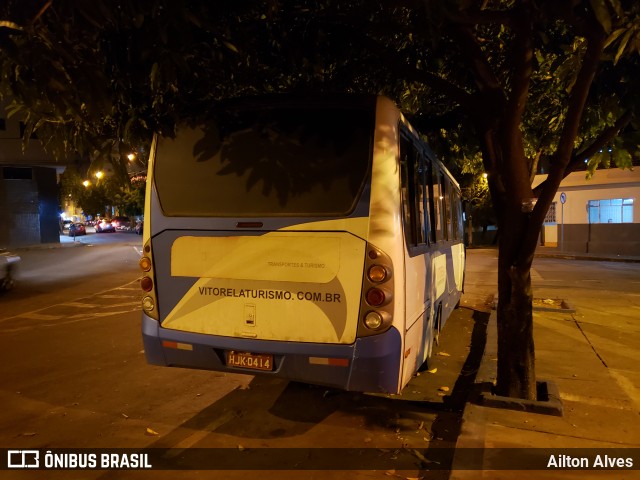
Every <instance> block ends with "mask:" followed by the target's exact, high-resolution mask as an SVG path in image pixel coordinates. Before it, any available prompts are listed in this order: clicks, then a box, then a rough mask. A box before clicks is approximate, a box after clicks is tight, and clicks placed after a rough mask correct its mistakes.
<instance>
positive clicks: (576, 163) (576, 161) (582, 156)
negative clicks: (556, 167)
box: [533, 110, 633, 197]
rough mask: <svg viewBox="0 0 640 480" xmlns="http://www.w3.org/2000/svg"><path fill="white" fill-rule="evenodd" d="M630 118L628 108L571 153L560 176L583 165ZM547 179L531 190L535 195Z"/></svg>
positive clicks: (631, 115)
mask: <svg viewBox="0 0 640 480" xmlns="http://www.w3.org/2000/svg"><path fill="white" fill-rule="evenodd" d="M632 118H633V112H632V111H631V110H628V111H627V112H625V113H624V115H622V116H621V117H620V118H618V120H616V122H615V123H614V124H613V125H612V126H610V127H608V128H605V129H604V130H603V131H602V132H600V135H598V136H597V137H596V138H595V139H594V140H593V141H592V142H591V143H590V144H589V145H588V146H587V147H585V148H583V149H582V150H580V151H579V152H575V153H574V154H573V155H572V157H571V160H570V161H569V164H568V165H567V167H566V168H565V170H564V174H563V176H562V178H563V179H564V178H566V177H567V176H568V175H569V174H570V173H572V172H575V171H576V170H578V168H580V167H582V166H583V165H584V161H585V160H588V159H589V158H590V157H591V156H592V155H594V154H596V153H597V152H599V151H600V150H601V149H602V148H603V147H605V146H606V145H607V144H609V143H610V142H611V141H612V140H613V139H614V138H615V137H616V135H618V133H620V131H621V130H622V129H624V128H625V127H626V126H627V125H628V124H629V122H631V119H632ZM547 181H548V178H547V179H545V180H544V181H543V182H542V183H540V185H538V186H537V187H536V188H535V189H534V190H533V192H534V195H535V196H536V197H537V196H539V194H540V192H541V191H542V190H543V189H544V188H546V184H547Z"/></svg>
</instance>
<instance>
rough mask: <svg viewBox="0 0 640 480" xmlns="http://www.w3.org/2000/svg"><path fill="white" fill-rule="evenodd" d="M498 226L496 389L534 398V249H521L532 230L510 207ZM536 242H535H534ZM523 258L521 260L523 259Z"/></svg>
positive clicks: (511, 394)
mask: <svg viewBox="0 0 640 480" xmlns="http://www.w3.org/2000/svg"><path fill="white" fill-rule="evenodd" d="M507 215H508V220H509V221H507V218H504V219H503V222H501V223H502V225H500V224H499V226H498V228H499V231H500V232H501V235H500V238H499V252H498V312H497V313H498V379H497V384H496V393H497V394H498V395H502V396H507V397H516V398H523V399H528V400H536V397H537V395H536V374H535V352H534V344H533V305H532V303H533V294H532V290H531V262H532V260H533V252H524V251H523V250H522V249H523V248H527V247H525V245H527V244H528V242H525V241H524V238H525V236H527V235H530V234H532V233H531V230H530V229H529V228H527V227H528V226H529V225H527V224H528V214H526V213H522V212H520V211H517V210H515V209H513V210H512V211H511V212H510V213H508V214H507ZM534 245H535V243H534ZM523 258H524V259H526V260H525V261H524V262H522V259H523Z"/></svg>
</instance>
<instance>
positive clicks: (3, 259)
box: [0, 248, 20, 290]
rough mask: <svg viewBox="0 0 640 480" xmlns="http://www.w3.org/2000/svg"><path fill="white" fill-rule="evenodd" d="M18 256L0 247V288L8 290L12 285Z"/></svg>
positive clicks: (18, 261)
mask: <svg viewBox="0 0 640 480" xmlns="http://www.w3.org/2000/svg"><path fill="white" fill-rule="evenodd" d="M19 263H20V257H19V256H18V255H15V254H13V253H10V252H9V251H7V250H6V249H4V248H0V290H10V289H11V288H12V287H13V283H14V280H13V278H14V275H15V271H16V268H17V267H18V264H19Z"/></svg>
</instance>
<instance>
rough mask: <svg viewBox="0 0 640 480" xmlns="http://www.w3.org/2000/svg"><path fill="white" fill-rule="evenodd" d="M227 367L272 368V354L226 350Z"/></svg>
mask: <svg viewBox="0 0 640 480" xmlns="http://www.w3.org/2000/svg"><path fill="white" fill-rule="evenodd" d="M227 367H240V368H249V369H252V370H273V355H267V354H260V355H258V354H255V353H246V352H227Z"/></svg>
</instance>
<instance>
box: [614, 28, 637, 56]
mask: <svg viewBox="0 0 640 480" xmlns="http://www.w3.org/2000/svg"><path fill="white" fill-rule="evenodd" d="M631 34H633V30H631V29H629V30H628V31H627V33H625V34H624V37H622V41H621V42H620V46H619V47H618V52H617V53H616V58H615V59H614V60H613V63H614V64H616V63H618V60H620V57H622V55H624V54H625V50H626V48H627V44H628V43H629V39H630V38H631Z"/></svg>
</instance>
